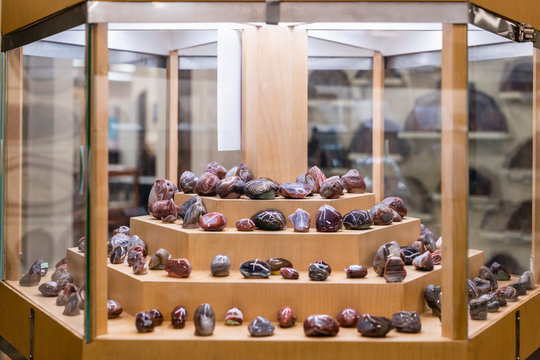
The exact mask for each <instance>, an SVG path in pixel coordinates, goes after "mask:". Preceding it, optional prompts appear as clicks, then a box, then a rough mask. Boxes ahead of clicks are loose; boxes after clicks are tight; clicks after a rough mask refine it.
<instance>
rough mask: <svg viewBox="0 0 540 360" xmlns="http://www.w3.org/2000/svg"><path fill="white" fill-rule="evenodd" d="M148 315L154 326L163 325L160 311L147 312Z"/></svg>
mask: <svg viewBox="0 0 540 360" xmlns="http://www.w3.org/2000/svg"><path fill="white" fill-rule="evenodd" d="M148 314H150V317H151V318H152V322H153V323H154V326H161V324H163V314H162V313H161V311H159V310H158V309H151V310H148Z"/></svg>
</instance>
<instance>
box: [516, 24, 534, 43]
mask: <svg viewBox="0 0 540 360" xmlns="http://www.w3.org/2000/svg"><path fill="white" fill-rule="evenodd" d="M516 30H517V41H518V42H529V41H534V40H535V38H536V30H535V28H534V27H532V26H531V25H529V24H519V27H518V28H517V29H516Z"/></svg>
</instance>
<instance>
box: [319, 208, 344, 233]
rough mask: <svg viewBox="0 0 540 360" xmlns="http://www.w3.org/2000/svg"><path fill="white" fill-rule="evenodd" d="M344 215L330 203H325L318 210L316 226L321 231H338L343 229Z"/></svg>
mask: <svg viewBox="0 0 540 360" xmlns="http://www.w3.org/2000/svg"><path fill="white" fill-rule="evenodd" d="M342 225H343V217H342V216H341V214H340V213H339V211H337V210H336V209H334V208H333V207H332V206H330V205H323V206H321V207H320V208H319V210H318V211H317V218H316V220H315V226H316V227H317V231H319V232H336V231H339V230H341V227H342Z"/></svg>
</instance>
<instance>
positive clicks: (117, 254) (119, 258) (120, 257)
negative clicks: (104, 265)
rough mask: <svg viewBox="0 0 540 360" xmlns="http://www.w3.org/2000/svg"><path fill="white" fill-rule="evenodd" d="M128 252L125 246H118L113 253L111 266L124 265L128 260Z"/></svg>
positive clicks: (110, 258)
mask: <svg viewBox="0 0 540 360" xmlns="http://www.w3.org/2000/svg"><path fill="white" fill-rule="evenodd" d="M126 255H127V250H126V248H125V247H123V246H117V247H115V248H114V249H113V251H111V255H110V256H109V260H110V262H111V264H122V263H123V262H124V260H125V259H126Z"/></svg>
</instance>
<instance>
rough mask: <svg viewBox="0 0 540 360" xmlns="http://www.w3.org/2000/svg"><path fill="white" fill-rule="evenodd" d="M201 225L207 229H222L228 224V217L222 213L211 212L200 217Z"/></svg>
mask: <svg viewBox="0 0 540 360" xmlns="http://www.w3.org/2000/svg"><path fill="white" fill-rule="evenodd" d="M199 225H200V227H201V228H202V229H203V230H205V231H221V230H223V229H225V227H226V226H227V219H226V218H225V215H223V214H221V213H218V212H211V213H208V214H204V215H203V216H201V217H200V218H199Z"/></svg>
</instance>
